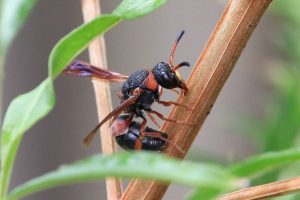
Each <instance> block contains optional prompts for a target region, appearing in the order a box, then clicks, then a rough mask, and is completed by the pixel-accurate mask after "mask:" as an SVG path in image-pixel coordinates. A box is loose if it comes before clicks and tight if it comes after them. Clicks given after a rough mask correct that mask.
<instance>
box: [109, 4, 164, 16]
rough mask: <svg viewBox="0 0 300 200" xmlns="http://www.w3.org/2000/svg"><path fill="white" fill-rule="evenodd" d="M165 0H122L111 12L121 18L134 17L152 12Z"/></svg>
mask: <svg viewBox="0 0 300 200" xmlns="http://www.w3.org/2000/svg"><path fill="white" fill-rule="evenodd" d="M166 2H167V0H147V1H145V0H124V1H122V3H121V4H120V5H119V6H118V7H117V8H116V9H115V10H114V11H113V14H115V15H118V16H120V17H122V18H123V19H134V18H138V17H142V16H144V15H147V14H149V13H150V12H153V11H154V10H156V9H157V8H159V7H160V6H162V5H163V4H165V3H166Z"/></svg>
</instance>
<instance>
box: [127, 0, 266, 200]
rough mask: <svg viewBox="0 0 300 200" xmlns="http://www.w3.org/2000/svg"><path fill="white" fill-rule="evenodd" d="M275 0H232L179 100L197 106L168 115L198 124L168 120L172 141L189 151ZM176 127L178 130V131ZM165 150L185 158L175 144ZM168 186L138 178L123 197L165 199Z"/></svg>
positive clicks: (167, 152)
mask: <svg viewBox="0 0 300 200" xmlns="http://www.w3.org/2000/svg"><path fill="white" fill-rule="evenodd" d="M271 1H272V0H231V1H229V3H228V5H227V7H226V9H225V11H224V13H223V16H222V17H221V19H220V20H219V22H218V24H217V26H216V28H215V30H214V32H213V33H212V35H211V37H210V39H209V41H208V43H207V44H206V47H205V48H204V50H203V52H202V53H201V55H200V57H199V59H198V61H197V63H196V65H195V67H194V68H193V71H192V74H191V76H190V78H189V80H188V84H187V85H188V88H189V92H188V94H187V96H184V97H180V98H179V100H178V102H179V103H181V104H185V105H190V106H191V108H194V109H195V110H193V111H191V110H188V109H184V108H180V107H175V108H174V109H173V110H172V112H171V114H170V115H169V117H168V118H171V119H175V120H183V119H184V120H186V121H187V122H190V123H196V125H194V126H190V125H182V124H177V125H176V124H174V123H165V124H164V126H163V128H162V131H163V132H166V133H169V136H170V139H171V141H173V142H174V143H176V145H178V146H179V147H180V148H182V149H183V150H184V151H185V153H186V152H187V151H188V149H189V147H190V146H191V144H192V142H193V141H194V139H195V137H196V135H197V133H198V132H199V130H200V128H201V126H202V124H203V122H204V120H205V118H206V117H207V115H208V114H209V112H210V110H211V108H212V106H213V104H214V102H215V100H216V98H217V96H218V94H219V93H220V91H221V89H222V87H223V85H224V84H225V81H226V80H227V78H228V76H229V74H230V72H231V71H232V69H233V67H234V65H235V63H236V61H237V59H238V58H239V56H240V54H241V52H242V50H243V49H244V47H245V45H246V43H247V41H248V40H249V37H250V35H251V33H252V32H253V31H254V29H255V27H256V25H257V23H258V22H259V20H260V18H261V16H262V15H263V13H264V12H265V10H266V8H267V7H268V5H269V4H270V3H271ZM174 130H176V132H175V131H174ZM165 153H166V154H168V155H171V156H174V157H178V158H183V157H184V156H185V153H184V154H182V153H181V152H179V151H178V150H177V149H176V148H174V147H173V146H169V147H168V148H167V149H166V150H165ZM167 188H168V185H167V184H162V183H160V182H158V181H143V180H138V179H135V180H133V181H131V182H130V183H129V186H128V187H127V189H126V191H125V192H124V194H123V196H122V199H124V200H127V199H135V200H142V199H148V200H153V199H161V198H162V197H163V195H164V193H165V191H166V189H167Z"/></svg>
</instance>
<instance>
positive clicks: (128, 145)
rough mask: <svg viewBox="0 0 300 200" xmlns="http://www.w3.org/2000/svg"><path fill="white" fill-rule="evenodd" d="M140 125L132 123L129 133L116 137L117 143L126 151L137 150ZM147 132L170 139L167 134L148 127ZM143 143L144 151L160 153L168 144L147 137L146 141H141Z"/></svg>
mask: <svg viewBox="0 0 300 200" xmlns="http://www.w3.org/2000/svg"><path fill="white" fill-rule="evenodd" d="M140 125H141V124H140V123H139V122H135V121H132V122H131V123H130V125H129V129H128V132H127V133H125V134H122V135H119V136H116V137H115V139H116V142H117V143H118V144H119V145H120V146H121V147H122V148H123V149H126V150H135V143H136V140H139V135H140V133H141V132H140ZM145 132H150V133H159V134H160V136H161V137H163V138H166V139H167V138H168V135H167V134H166V133H162V132H159V131H157V130H154V129H152V128H149V127H146V129H145ZM141 143H142V147H141V149H142V150H149V151H160V150H162V149H163V148H164V147H165V144H166V142H165V141H163V140H161V139H160V138H157V137H150V136H145V137H144V139H143V140H142V141H141Z"/></svg>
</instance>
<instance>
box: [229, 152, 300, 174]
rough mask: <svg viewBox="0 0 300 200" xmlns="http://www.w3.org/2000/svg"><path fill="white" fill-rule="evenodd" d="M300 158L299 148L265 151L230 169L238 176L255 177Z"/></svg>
mask: <svg viewBox="0 0 300 200" xmlns="http://www.w3.org/2000/svg"><path fill="white" fill-rule="evenodd" d="M299 159H300V150H298V149H291V150H284V151H277V152H271V153H264V154H261V155H258V156H254V157H252V158H249V159H247V160H246V161H243V162H241V163H237V164H234V165H232V166H231V167H229V171H230V172H231V173H232V174H234V175H236V176H240V177H251V178H253V177H256V176H259V175H262V174H263V173H266V172H270V171H272V170H275V169H278V168H280V167H282V166H284V165H287V164H291V163H293V162H296V161H298V160H299Z"/></svg>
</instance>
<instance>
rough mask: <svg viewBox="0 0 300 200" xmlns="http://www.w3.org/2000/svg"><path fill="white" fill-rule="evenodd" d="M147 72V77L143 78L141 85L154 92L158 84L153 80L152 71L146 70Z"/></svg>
mask: <svg viewBox="0 0 300 200" xmlns="http://www.w3.org/2000/svg"><path fill="white" fill-rule="evenodd" d="M148 71H149V75H148V76H147V78H145V80H144V82H143V84H144V86H145V87H146V88H148V89H150V90H152V91H153V92H154V91H156V90H157V89H158V83H157V81H156V80H155V77H154V74H153V72H152V70H148Z"/></svg>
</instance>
